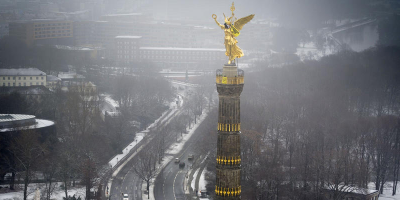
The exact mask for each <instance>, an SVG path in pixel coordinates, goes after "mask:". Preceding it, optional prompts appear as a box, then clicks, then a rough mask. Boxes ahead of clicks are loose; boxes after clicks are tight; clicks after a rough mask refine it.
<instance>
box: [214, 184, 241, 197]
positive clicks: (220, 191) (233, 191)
mask: <svg viewBox="0 0 400 200" xmlns="http://www.w3.org/2000/svg"><path fill="white" fill-rule="evenodd" d="M241 193H242V187H241V186H239V187H237V188H223V187H218V186H215V194H217V195H218V196H224V197H234V196H240V194H241Z"/></svg>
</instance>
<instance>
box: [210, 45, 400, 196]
mask: <svg viewBox="0 0 400 200" xmlns="http://www.w3.org/2000/svg"><path fill="white" fill-rule="evenodd" d="M399 54H400V48H398V47H375V48H372V49H369V50H366V51H364V52H361V53H357V52H352V51H344V52H341V53H339V54H336V55H331V56H328V57H324V58H323V59H321V60H319V61H305V62H298V63H294V64H290V65H287V66H284V67H280V68H271V67H268V64H267V63H257V64H255V66H254V67H255V68H254V71H253V72H249V73H247V74H246V76H245V86H244V90H243V93H242V95H241V123H242V139H241V151H242V198H243V199H324V197H323V191H324V190H325V189H330V190H333V191H334V199H341V198H342V197H343V196H344V194H345V192H351V191H349V187H345V186H354V187H359V188H367V187H368V185H370V186H371V185H373V187H374V188H375V189H376V190H378V191H379V192H382V188H383V185H384V184H385V183H386V182H388V181H390V182H392V181H393V182H394V184H393V191H392V193H393V194H396V192H398V191H396V187H397V184H396V181H398V180H399V169H400V118H399V108H400V107H399V106H400V57H399V56H398V55H399ZM216 119H217V112H214V113H213V114H210V120H209V121H207V120H206V123H208V124H209V127H210V128H208V129H207V130H204V131H207V132H208V133H209V134H211V135H213V137H209V138H206V139H204V141H203V144H202V145H204V147H202V148H211V149H212V150H211V151H212V153H211V155H213V156H215V155H216V152H214V151H215V148H212V147H213V145H214V146H215V145H216V139H215V138H216V135H217V133H216V130H214V129H213V127H215V126H216V125H215V123H216V121H217V120H216ZM210 161H211V164H210V165H209V166H208V171H209V172H210V174H209V175H208V177H209V179H208V180H207V181H208V186H207V189H208V190H209V191H210V192H212V191H213V190H214V183H215V174H214V169H215V165H216V163H215V159H214V158H213V159H210Z"/></svg>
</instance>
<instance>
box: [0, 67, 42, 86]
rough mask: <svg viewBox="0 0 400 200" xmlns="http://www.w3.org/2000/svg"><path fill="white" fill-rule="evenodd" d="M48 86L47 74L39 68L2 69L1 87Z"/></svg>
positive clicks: (0, 73)
mask: <svg viewBox="0 0 400 200" xmlns="http://www.w3.org/2000/svg"><path fill="white" fill-rule="evenodd" d="M33 85H42V86H46V73H44V72H42V71H40V70H39V69H37V68H20V69H0V87H24V86H25V87H26V86H33Z"/></svg>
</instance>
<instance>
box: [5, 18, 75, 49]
mask: <svg viewBox="0 0 400 200" xmlns="http://www.w3.org/2000/svg"><path fill="white" fill-rule="evenodd" d="M9 34H10V36H12V37H16V38H18V39H20V40H21V41H23V42H24V43H25V44H26V45H27V46H31V45H32V44H34V43H36V42H38V43H49V44H51V43H53V44H61V43H63V41H56V40H62V39H65V40H66V39H68V38H70V39H72V37H73V25H72V21H67V20H65V21H64V20H31V21H22V22H12V23H10V24H9Z"/></svg>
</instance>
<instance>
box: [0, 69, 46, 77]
mask: <svg viewBox="0 0 400 200" xmlns="http://www.w3.org/2000/svg"><path fill="white" fill-rule="evenodd" d="M44 75H46V73H44V72H42V71H40V70H39V69H37V68H19V69H0V76H44Z"/></svg>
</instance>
